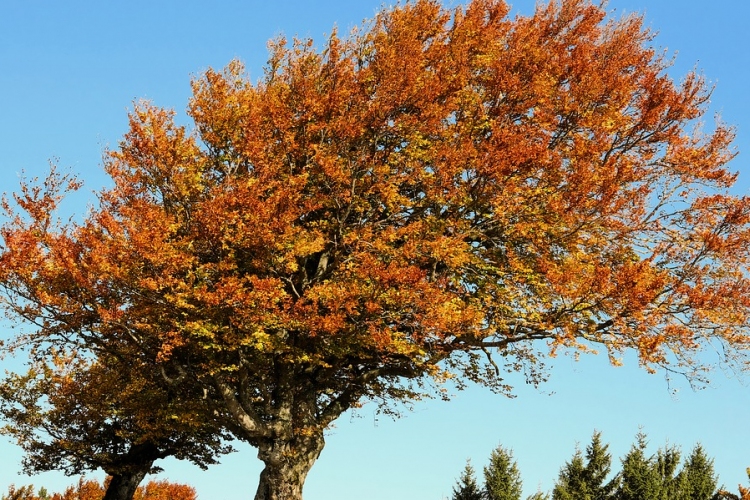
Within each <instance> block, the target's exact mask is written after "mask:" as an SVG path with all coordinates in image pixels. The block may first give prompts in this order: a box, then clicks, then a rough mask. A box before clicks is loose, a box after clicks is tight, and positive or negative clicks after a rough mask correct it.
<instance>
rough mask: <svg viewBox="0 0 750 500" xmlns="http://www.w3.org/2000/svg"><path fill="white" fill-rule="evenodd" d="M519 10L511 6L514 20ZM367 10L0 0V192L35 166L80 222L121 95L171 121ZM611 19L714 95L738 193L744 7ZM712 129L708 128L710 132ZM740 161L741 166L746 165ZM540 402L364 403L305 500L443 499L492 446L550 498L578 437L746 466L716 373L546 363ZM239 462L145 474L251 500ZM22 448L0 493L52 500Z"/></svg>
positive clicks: (288, 2)
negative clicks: (228, 82)
mask: <svg viewBox="0 0 750 500" xmlns="http://www.w3.org/2000/svg"><path fill="white" fill-rule="evenodd" d="M533 4H534V2H533V0H516V1H515V2H514V3H513V5H514V8H515V9H516V10H517V11H519V12H522V13H529V12H531V10H532V9H533ZM380 6H381V3H380V1H379V0H357V1H352V0H348V1H347V0H317V1H302V0H284V1H275V2H266V1H257V0H245V1H238V0H237V1H235V0H217V1H214V2H210V3H209V2H200V1H196V0H188V1H180V2H177V1H171V0H163V1H159V2H154V1H153V0H148V1H144V0H130V1H128V2H125V1H122V0H120V1H115V0H112V1H107V2H102V1H93V0H91V1H80V0H69V1H67V2H56V1H52V0H44V1H43V0H0V174H2V175H0V191H4V192H5V191H11V190H14V189H15V188H16V187H17V185H18V177H19V175H20V172H21V171H25V172H26V173H27V174H30V175H33V174H37V175H43V174H44V172H45V171H46V169H47V164H48V160H49V159H51V158H57V159H58V162H59V164H60V165H62V166H63V167H66V168H70V169H71V170H73V171H75V172H77V173H78V174H79V175H80V177H81V178H82V179H84V180H85V181H86V188H85V189H84V191H83V193H82V194H79V195H77V196H76V197H75V198H74V199H72V200H70V202H69V203H68V204H67V205H66V208H68V209H70V210H71V211H74V212H76V213H78V214H81V213H82V212H84V211H85V209H86V204H87V203H88V202H90V201H92V200H93V197H92V196H91V195H90V193H91V191H92V190H95V189H97V188H99V187H100V186H102V185H104V184H106V182H107V180H106V178H105V177H104V175H103V174H102V172H101V168H100V164H101V161H100V160H101V155H102V151H103V149H104V148H106V147H107V146H115V145H116V144H117V142H118V141H119V139H120V137H121V136H122V134H123V133H124V132H125V128H126V125H127V120H126V113H127V110H128V109H130V108H131V105H132V102H133V100H135V99H140V98H147V99H150V100H153V101H154V102H155V103H156V104H158V105H161V106H165V107H171V108H174V109H176V110H177V111H178V112H181V111H182V110H184V109H185V106H186V103H187V99H188V97H189V93H190V86H189V82H190V78H191V76H195V75H198V74H200V73H201V72H202V71H203V70H205V69H206V68H208V67H214V68H221V67H223V66H224V65H225V64H226V63H227V62H229V60H231V59H232V58H239V59H241V60H243V61H244V62H245V64H246V66H247V68H248V70H249V72H250V74H251V76H252V77H253V78H255V77H257V76H259V75H260V74H261V71H262V66H263V63H264V61H265V58H266V41H267V40H268V39H269V38H272V37H274V36H276V35H278V34H282V33H283V34H286V35H287V36H290V37H291V36H294V35H299V36H312V37H313V38H315V39H316V40H318V41H320V40H322V39H323V34H324V33H326V32H330V30H331V28H332V26H334V25H336V26H338V27H339V29H340V31H341V32H346V31H348V29H349V28H351V27H353V26H354V25H356V24H359V23H360V22H361V21H362V20H363V19H365V18H369V17H371V16H372V15H373V14H374V13H375V12H376V10H377V9H378V8H379V7H380ZM608 9H609V10H611V11H613V15H615V16H619V15H620V14H621V13H624V12H634V11H635V12H641V13H644V14H645V17H646V24H647V25H648V26H650V27H652V28H653V29H655V30H656V31H658V32H659V35H658V37H657V39H656V44H657V45H658V46H659V47H662V48H663V49H665V50H666V51H667V53H668V54H676V60H675V64H674V66H673V68H672V70H671V73H672V75H673V76H674V77H675V78H677V79H679V78H680V77H681V76H682V75H684V74H685V73H686V72H688V71H689V70H691V69H692V68H698V69H699V70H701V71H702V72H703V73H704V74H705V76H706V77H707V79H708V80H709V82H712V83H714V84H715V85H716V89H715V92H714V94H713V98H712V104H711V110H712V113H720V114H721V117H722V119H723V120H724V121H726V122H728V123H731V124H734V125H736V127H737V129H738V138H737V142H736V145H737V148H738V149H739V150H740V155H739V156H738V157H737V158H736V159H735V160H734V162H733V167H734V169H735V170H739V171H740V172H741V174H740V180H739V183H738V186H737V192H738V193H747V192H748V190H749V188H750V157H749V156H748V154H750V98H748V95H747V93H746V92H747V89H748V80H750V50H748V49H750V31H749V30H748V29H747V22H748V20H749V19H750V3H747V2H743V1H740V0H713V1H712V2H705V1H703V0H701V1H698V0H683V1H681V2H667V1H664V0H610V2H609V4H608ZM711 123H712V117H711V116H708V117H707V125H709V126H710V125H711ZM745 152H748V153H745ZM550 374H551V380H550V381H549V382H548V383H546V384H545V385H543V386H541V387H540V388H539V389H534V388H530V387H527V386H524V385H523V384H522V381H521V379H520V377H519V379H518V380H517V384H518V389H517V391H516V393H517V398H515V399H506V398H503V397H499V396H493V395H492V394H491V393H489V392H488V391H485V390H482V389H481V388H469V389H468V390H466V391H464V392H461V393H458V394H456V397H455V398H454V399H453V401H451V402H449V403H444V402H441V401H429V402H425V403H421V404H418V405H416V406H415V408H414V411H412V412H407V413H405V415H404V417H403V418H401V419H399V420H397V421H393V420H391V419H389V418H388V417H383V416H378V415H377V414H376V413H375V411H374V408H371V407H369V406H365V407H364V408H363V409H361V410H360V411H359V413H358V414H357V415H348V414H347V415H345V416H344V417H342V418H341V419H340V420H339V421H338V422H337V423H336V427H335V428H334V429H332V430H331V432H330V433H329V436H328V439H327V446H326V449H325V450H324V451H323V454H322V455H321V458H320V460H319V461H318V463H317V464H316V465H315V466H314V468H313V470H312V472H311V473H310V476H309V478H308V481H307V485H306V488H305V498H306V500H323V499H326V500H348V499H351V498H357V499H359V500H376V499H377V500H380V499H386V498H388V499H394V500H400V499H404V500H405V499H425V500H428V499H429V500H441V499H443V498H449V497H450V494H451V488H452V486H453V484H454V482H455V478H456V477H457V476H458V474H459V473H460V471H461V469H462V468H463V465H464V462H465V460H466V459H467V458H471V459H472V462H473V464H474V466H475V467H476V468H477V469H481V467H482V466H483V465H484V464H485V463H486V459H487V457H488V456H489V454H490V452H491V450H492V449H493V448H494V447H495V446H497V445H498V444H503V445H504V446H507V447H510V448H512V449H513V450H514V454H515V457H516V459H517V461H518V464H519V467H520V469H521V471H522V475H523V479H524V489H525V493H526V494H530V493H532V492H534V491H535V490H536V489H537V488H538V487H540V488H541V489H542V490H548V489H550V488H551V486H552V484H553V482H554V479H555V478H556V477H557V474H558V471H559V468H560V466H561V465H562V464H563V462H564V461H565V460H567V459H569V458H570V456H571V454H572V453H573V450H574V447H575V445H576V443H580V444H581V446H585V445H586V443H587V442H588V440H589V438H590V436H591V433H592V432H593V431H594V429H598V430H600V431H602V433H603V438H604V440H605V441H606V442H609V443H611V448H610V449H611V451H612V453H613V455H614V457H616V458H615V460H617V459H618V457H621V456H622V455H624V454H625V453H626V451H627V449H628V448H629V446H630V444H631V443H632V442H633V438H634V436H635V434H636V433H637V432H638V430H639V429H640V428H643V430H644V431H645V432H646V433H647V434H648V435H649V437H650V442H651V450H652V451H656V448H657V447H659V446H662V445H664V444H666V443H667V442H669V443H672V444H677V445H681V446H682V447H683V450H684V452H685V453H687V452H689V450H690V448H691V447H692V446H693V444H694V443H696V442H701V443H702V444H703V446H704V447H705V449H706V450H707V452H708V454H709V455H710V456H713V457H715V467H716V470H717V472H718V473H719V474H720V478H721V481H722V482H723V483H724V484H726V485H727V487H729V488H730V489H732V490H734V489H736V485H737V483H739V482H742V483H744V484H746V483H747V480H746V476H745V472H744V471H745V468H746V467H748V466H750V424H749V422H748V418H747V416H748V415H750V386H749V384H750V378H748V377H747V376H745V379H744V380H743V379H742V378H741V377H737V376H736V375H734V374H731V373H726V372H724V371H722V370H718V371H716V372H715V373H714V375H713V378H712V384H711V385H710V386H709V387H708V388H706V389H704V390H702V391H698V392H693V391H692V390H691V389H690V387H689V386H688V385H687V384H686V383H684V381H682V380H679V379H677V380H673V381H672V383H671V384H668V383H667V382H666V381H665V378H664V376H663V374H656V375H649V374H647V373H645V372H643V371H642V370H639V369H638V367H637V363H636V362H635V361H634V360H633V359H631V358H626V359H625V366H624V367H621V368H613V367H610V366H608V365H607V362H606V359H604V358H602V357H595V356H585V357H583V358H582V360H581V361H579V362H575V361H574V360H573V359H572V358H571V357H569V356H561V357H558V358H557V359H555V360H554V361H553V363H552V368H551V370H550ZM240 446H241V449H240V452H239V453H236V454H234V455H231V456H228V457H225V458H223V459H222V464H221V465H218V466H215V467H213V468H211V469H209V470H208V471H207V472H203V471H201V470H200V469H197V468H196V467H193V466H190V465H189V464H183V463H178V462H175V461H166V462H165V463H164V464H163V465H164V467H165V469H166V470H165V472H164V473H163V474H162V475H161V477H165V478H168V479H170V480H173V481H179V482H185V483H189V484H191V485H193V486H195V487H196V488H197V490H198V493H199V498H200V499H201V500H222V499H226V498H252V496H253V495H254V492H255V487H256V485H257V477H258V473H259V472H260V468H261V466H260V462H259V461H258V460H257V459H256V458H255V451H254V450H253V449H251V448H249V447H244V446H242V445H240ZM20 457H21V454H20V451H19V450H18V449H17V448H16V447H15V446H14V445H13V444H11V443H10V442H8V441H7V440H5V439H4V438H2V437H0V492H2V491H4V490H5V489H6V487H7V485H8V484H10V483H16V484H17V485H20V484H28V483H30V482H33V483H34V484H37V485H44V486H46V487H47V488H48V489H51V490H60V489H62V488H63V487H64V486H65V485H68V484H70V483H72V482H73V481H74V480H75V479H74V478H66V477H64V476H62V475H61V474H55V473H49V474H44V475H41V476H38V477H33V478H27V477H25V476H19V475H18V474H17V473H18V471H19V470H20V465H19V462H20Z"/></svg>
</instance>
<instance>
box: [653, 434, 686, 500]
mask: <svg viewBox="0 0 750 500" xmlns="http://www.w3.org/2000/svg"><path fill="white" fill-rule="evenodd" d="M651 463H652V467H653V475H654V478H655V482H656V497H655V499H656V500H676V499H678V498H680V497H681V489H680V480H679V478H678V477H677V468H678V467H679V465H680V450H679V448H677V447H675V446H669V445H666V446H664V448H660V449H659V451H657V452H656V456H654V457H653V458H652V459H651Z"/></svg>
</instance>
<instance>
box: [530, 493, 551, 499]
mask: <svg viewBox="0 0 750 500" xmlns="http://www.w3.org/2000/svg"><path fill="white" fill-rule="evenodd" d="M549 499H550V496H549V493H543V492H541V491H537V492H536V493H534V494H533V495H530V496H528V497H526V500H549Z"/></svg>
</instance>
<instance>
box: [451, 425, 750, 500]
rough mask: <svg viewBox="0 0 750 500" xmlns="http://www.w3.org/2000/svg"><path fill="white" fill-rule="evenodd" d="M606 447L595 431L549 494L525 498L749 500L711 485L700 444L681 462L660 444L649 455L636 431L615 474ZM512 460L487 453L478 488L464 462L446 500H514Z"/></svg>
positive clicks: (503, 452) (502, 452) (516, 478)
mask: <svg viewBox="0 0 750 500" xmlns="http://www.w3.org/2000/svg"><path fill="white" fill-rule="evenodd" d="M608 447H609V446H608V445H607V444H605V443H603V442H602V440H601V434H600V433H599V432H595V433H594V435H593V436H592V438H591V443H590V444H589V445H588V446H587V447H586V450H585V453H582V452H581V450H579V449H576V451H575V453H574V454H573V457H572V458H571V459H570V460H569V461H567V462H566V463H565V464H564V465H563V466H562V467H561V469H560V474H559V477H558V479H557V481H556V482H555V485H554V487H553V489H552V491H551V493H550V494H548V493H545V492H542V491H538V492H536V493H534V494H533V495H531V496H529V497H527V498H526V500H550V499H551V500H635V499H637V500H746V499H747V498H748V497H750V495H748V491H750V490H748V489H747V488H744V487H743V486H741V485H740V486H739V496H737V495H735V494H733V493H731V492H729V491H727V490H726V489H725V488H724V487H723V486H722V487H717V485H718V477H717V475H716V474H715V473H714V468H713V459H711V458H709V457H708V456H707V455H706V452H705V450H704V449H703V447H702V446H701V445H700V444H697V445H695V446H694V447H693V449H692V451H691V453H690V454H689V455H688V457H687V458H686V459H685V460H684V461H682V462H681V453H680V449H679V448H678V447H676V446H669V445H666V446H663V447H661V448H659V449H658V450H657V451H656V453H654V454H649V453H648V451H647V447H648V441H647V439H646V435H645V434H643V433H639V434H638V435H637V436H636V441H635V443H633V445H632V446H631V448H630V450H629V451H628V452H627V453H626V455H625V456H624V457H623V458H622V460H621V467H620V469H619V471H617V472H614V473H612V472H611V463H612V457H611V455H610V454H609V451H608ZM512 457H513V454H512V452H511V451H510V450H507V449H505V448H503V447H502V446H500V447H498V448H497V449H496V450H494V451H493V452H492V454H491V455H490V460H489V464H488V465H487V467H485V469H484V470H485V485H484V489H483V490H482V488H481V487H479V486H478V484H477V482H476V478H475V477H474V469H473V468H472V467H471V466H470V465H469V464H468V463H467V466H466V468H464V470H463V472H462V473H461V475H460V477H459V479H458V481H457V482H456V485H455V486H454V488H453V496H452V500H482V499H484V500H493V499H496V498H502V499H506V498H507V499H512V500H520V499H521V496H522V495H521V486H522V479H521V473H520V470H519V467H518V464H517V463H516V462H515V461H514V460H513V458H512ZM488 471H489V473H488ZM748 474H750V469H748ZM498 478H499V480H498ZM497 484H503V485H508V484H511V485H513V488H512V492H510V491H511V490H510V489H509V488H507V487H503V488H502V489H498V488H497V487H496V486H495V485H497ZM495 491H502V493H500V494H497V493H494V492H495Z"/></svg>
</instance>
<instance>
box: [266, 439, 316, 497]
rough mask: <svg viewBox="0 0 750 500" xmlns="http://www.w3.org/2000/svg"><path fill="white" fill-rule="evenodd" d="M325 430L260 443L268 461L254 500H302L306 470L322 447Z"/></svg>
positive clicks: (309, 467) (308, 470) (310, 466)
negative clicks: (289, 438) (290, 438)
mask: <svg viewBox="0 0 750 500" xmlns="http://www.w3.org/2000/svg"><path fill="white" fill-rule="evenodd" d="M324 445H325V440H324V438H323V433H322V432H319V433H316V434H315V435H313V436H296V437H294V438H293V439H292V440H290V441H285V440H280V439H277V440H270V439H269V440H268V441H266V442H264V443H261V444H260V445H259V446H258V458H260V459H261V460H262V461H263V463H264V464H265V468H264V469H263V471H262V472H261V473H260V483H259V484H258V491H257V493H256V494H255V500H302V487H303V486H304V484H305V478H307V473H308V472H310V469H311V468H312V466H313V464H314V463H315V461H316V460H317V459H318V457H319V456H320V452H321V451H322V450H323V446H324Z"/></svg>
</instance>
